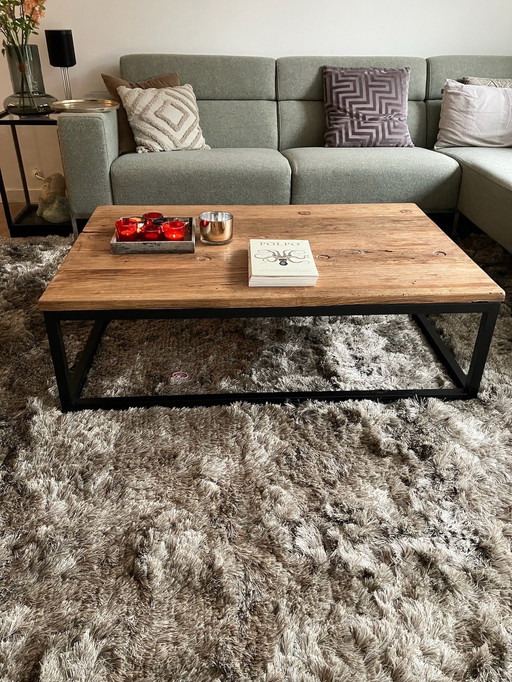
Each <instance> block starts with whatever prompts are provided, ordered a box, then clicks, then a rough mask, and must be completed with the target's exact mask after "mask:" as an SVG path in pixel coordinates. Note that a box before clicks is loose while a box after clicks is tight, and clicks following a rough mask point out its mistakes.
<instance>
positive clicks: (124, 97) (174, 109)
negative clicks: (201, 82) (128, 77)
mask: <svg viewBox="0 0 512 682" xmlns="http://www.w3.org/2000/svg"><path fill="white" fill-rule="evenodd" d="M117 92H118V94H119V97H120V98H121V101H122V102H123V105H124V108H125V109H126V113H127V115H128V121H129V123H130V126H131V129H132V130H133V136H134V138H135V144H136V145H137V152H139V153H141V152H168V151H176V150H179V149H210V147H209V146H208V145H207V144H206V142H205V139H204V137H203V132H202V130H201V126H200V125H199V109H198V108H197V102H196V97H195V95H194V90H193V89H192V86H191V85H188V84H187V85H177V86H175V87H169V88H147V89H146V90H143V89H141V88H126V87H124V86H120V87H119V88H117Z"/></svg>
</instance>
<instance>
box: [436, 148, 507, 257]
mask: <svg viewBox="0 0 512 682" xmlns="http://www.w3.org/2000/svg"><path fill="white" fill-rule="evenodd" d="M442 153H443V154H445V155H446V156H450V157H451V158H453V159H456V160H457V161H458V163H460V165H461V167H462V182H461V187H460V195H459V210H460V211H461V213H463V214H464V215H465V216H466V217H467V218H469V219H470V220H471V221H473V222H474V223H475V224H476V225H478V227H480V229H482V230H485V232H487V234H488V235H489V236H491V237H492V238H493V239H495V240H496V241H497V242H499V243H500V244H501V245H502V246H504V247H505V248H506V249H508V251H510V252H511V253H512V148H509V147H507V148H499V149H497V148H491V147H455V148H450V149H443V150H442Z"/></svg>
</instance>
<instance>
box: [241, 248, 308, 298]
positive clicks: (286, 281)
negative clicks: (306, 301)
mask: <svg viewBox="0 0 512 682" xmlns="http://www.w3.org/2000/svg"><path fill="white" fill-rule="evenodd" d="M317 279H318V270H317V268H316V265H315V261H314V259H313V253H312V252H311V247H310V245H309V241H308V240H307V239H250V240H249V286H250V287H313V286H315V284H316V281H317Z"/></svg>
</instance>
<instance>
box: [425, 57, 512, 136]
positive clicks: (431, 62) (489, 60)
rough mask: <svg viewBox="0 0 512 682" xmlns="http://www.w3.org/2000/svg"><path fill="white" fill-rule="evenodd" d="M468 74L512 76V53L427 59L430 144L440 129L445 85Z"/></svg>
mask: <svg viewBox="0 0 512 682" xmlns="http://www.w3.org/2000/svg"><path fill="white" fill-rule="evenodd" d="M466 76H476V77H485V78H512V57H509V56H496V55H441V56H438V57H429V58H428V59H427V146H428V147H433V146H434V144H435V142H436V140H437V134H438V131H439V116H440V113H441V100H442V97H443V87H444V84H445V83H446V81H447V80H448V79H451V80H455V81H461V82H462V79H463V78H465V77H466Z"/></svg>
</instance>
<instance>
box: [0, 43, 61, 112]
mask: <svg viewBox="0 0 512 682" xmlns="http://www.w3.org/2000/svg"><path fill="white" fill-rule="evenodd" d="M5 54H6V56H7V64H8V66H9V74H10V76H11V83H12V87H13V90H14V93H13V94H12V95H9V97H7V98H6V99H5V100H4V109H5V110H6V111H7V112H8V113H9V114H16V115H17V116H20V117H23V116H46V115H47V114H50V113H51V111H52V109H51V103H52V102H54V101H55V99H56V98H55V97H52V95H48V94H46V92H45V91H44V82H43V74H42V71H41V61H40V59H39V48H38V46H37V45H21V46H18V45H7V46H6V48H5Z"/></svg>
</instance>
